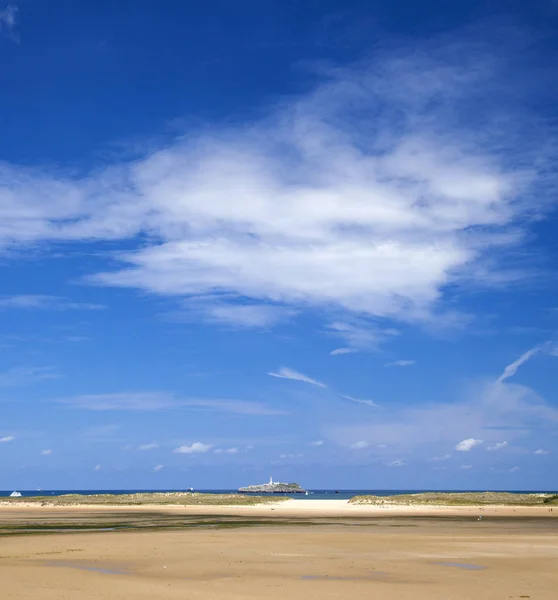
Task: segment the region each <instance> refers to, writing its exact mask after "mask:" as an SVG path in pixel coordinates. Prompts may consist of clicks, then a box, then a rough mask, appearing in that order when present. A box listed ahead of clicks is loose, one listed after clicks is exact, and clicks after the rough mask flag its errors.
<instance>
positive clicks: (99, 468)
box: [93, 465, 102, 471]
mask: <svg viewBox="0 0 558 600" xmlns="http://www.w3.org/2000/svg"><path fill="white" fill-rule="evenodd" d="M101 469H102V467H101V465H95V467H94V469H93V470H94V471H100V470H101Z"/></svg>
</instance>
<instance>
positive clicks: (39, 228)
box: [0, 9, 553, 349]
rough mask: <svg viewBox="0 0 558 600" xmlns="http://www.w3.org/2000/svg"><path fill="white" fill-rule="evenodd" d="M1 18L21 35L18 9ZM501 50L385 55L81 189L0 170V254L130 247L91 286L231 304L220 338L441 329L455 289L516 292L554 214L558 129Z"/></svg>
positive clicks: (456, 40) (458, 44)
mask: <svg viewBox="0 0 558 600" xmlns="http://www.w3.org/2000/svg"><path fill="white" fill-rule="evenodd" d="M2 15H3V21H4V26H6V24H8V26H9V27H13V25H14V23H15V16H14V11H13V9H10V10H9V12H7V11H6V10H5V11H3V12H2ZM500 41H501V40H499V42H498V43H497V44H489V45H487V46H486V47H484V48H483V47H482V45H480V44H479V42H478V40H477V39H474V40H473V39H469V38H467V37H465V34H458V33H456V34H455V35H452V36H451V39H449V38H448V37H441V38H437V39H433V38H429V39H428V40H427V41H424V42H420V41H419V40H414V41H413V44H409V45H408V46H407V47H405V45H403V44H400V45H399V47H398V48H397V50H394V51H391V50H387V49H386V50H380V51H378V52H375V53H374V59H373V60H371V61H363V62H361V63H360V64H358V65H354V66H352V67H350V66H348V67H344V68H337V69H334V68H332V69H323V70H322V76H323V80H322V82H321V83H320V84H318V85H317V86H316V87H315V89H313V90H312V91H311V92H309V93H307V94H305V95H303V96H301V97H298V98H292V99H290V100H284V101H282V102H281V103H277V104H276V106H277V107H278V108H277V109H276V110H275V111H269V113H268V116H267V117H266V118H262V119H261V120H256V121H255V120H252V119H251V120H249V121H247V122H245V123H240V124H238V125H236V126H231V127H224V128H222V129H219V128H218V127H214V128H213V129H210V128H209V127H208V128H207V129H206V130H205V131H203V132H201V133H198V134H194V133H193V132H185V133H186V134H187V135H184V136H180V138H177V140H176V142H174V143H170V144H168V145H166V146H165V147H163V148H160V149H157V150H153V149H150V148H146V151H145V152H144V154H143V155H142V156H140V158H136V159H134V160H133V161H130V162H128V163H126V162H119V163H118V164H110V165H108V166H107V168H106V169H105V170H97V171H95V172H91V173H88V174H85V175H84V176H82V177H65V176H61V175H59V169H56V168H55V169H53V170H52V171H51V172H48V171H47V172H45V171H44V170H38V169H33V168H28V167H24V166H18V165H9V164H8V165H3V168H2V172H1V175H0V185H2V187H3V189H5V190H6V194H7V195H6V198H7V200H6V202H5V206H3V211H4V212H3V215H2V221H3V225H4V226H3V228H2V230H1V232H0V245H2V246H7V245H9V244H12V243H16V244H20V245H22V244H23V245H25V244H36V243H37V242H45V243H51V242H57V241H67V240H71V241H72V242H74V243H78V242H80V241H91V240H110V241H116V242H122V241H125V242H126V243H125V247H126V251H125V252H122V253H120V254H118V255H117V257H116V259H117V260H118V263H117V266H116V267H115V268H111V266H107V267H106V269H105V270H104V271H103V272H100V273H92V274H90V276H89V277H88V281H89V282H90V283H93V284H98V285H108V286H118V287H127V288H133V289H138V290H142V291H148V292H151V293H154V294H158V295H160V296H165V297H171V298H174V299H176V300H177V303H178V304H179V305H182V303H183V302H184V300H185V299H190V298H192V297H197V296H204V297H213V299H214V300H215V301H218V300H220V298H221V297H222V296H223V294H225V295H228V296H230V297H232V298H234V302H232V303H231V305H230V306H226V307H222V306H220V305H219V302H217V306H216V308H212V309H211V310H209V311H208V312H206V313H204V314H206V316H207V318H208V319H209V320H216V321H217V322H218V323H220V322H225V321H226V322H236V323H237V324H242V325H250V326H253V325H257V326H267V325H270V324H272V322H273V321H274V320H275V319H276V317H277V315H278V314H279V313H280V312H281V310H279V311H277V310H276V309H275V308H273V309H269V308H262V307H263V306H267V305H268V304H269V305H272V306H274V307H278V308H279V309H281V308H285V309H287V311H292V310H294V311H297V310H307V309H318V310H324V309H325V310H327V311H328V314H339V318H338V320H337V321H336V322H337V323H342V324H344V323H346V322H348V323H350V324H351V323H352V321H351V318H352V317H354V316H355V315H361V316H362V315H365V316H366V319H369V320H370V322H371V323H372V322H373V323H374V324H375V329H376V331H377V334H379V335H380V336H381V335H385V334H386V329H385V328H384V327H383V325H382V324H384V323H386V322H391V321H393V320H396V321H402V322H405V323H409V322H425V321H437V320H439V319H440V318H441V315H442V314H444V311H447V310H450V308H451V304H450V303H449V302H447V301H446V300H448V298H449V294H447V293H446V290H448V289H449V288H451V284H452V283H459V284H460V285H462V286H465V285H467V286H479V285H486V284H490V283H491V282H493V281H498V282H501V281H502V280H503V279H505V278H503V277H502V271H503V270H505V261H504V260H502V259H501V257H502V255H503V254H504V250H506V249H508V248H517V247H518V246H520V245H521V244H522V243H523V237H522V235H521V234H522V233H523V230H524V229H525V228H527V227H528V226H529V225H528V219H522V216H523V215H525V214H532V213H533V212H535V213H537V214H539V215H541V214H543V213H544V210H545V209H546V206H547V204H546V203H547V197H546V196H545V195H544V194H539V193H536V194H532V193H530V192H531V191H532V190H534V189H536V190H537V192H538V190H540V189H545V190H548V195H549V196H550V195H551V194H552V193H553V192H552V190H553V185H551V184H552V183H553V182H552V177H553V175H552V174H551V172H550V169H548V168H547V167H546V164H547V163H546V161H547V160H548V157H549V156H552V154H551V151H550V150H549V148H547V147H546V146H544V145H543V144H541V140H540V138H539V137H538V136H536V135H535V134H534V133H531V134H530V135H526V126H525V125H524V124H525V123H529V124H530V129H531V131H532V130H534V128H535V125H534V124H533V123H536V124H540V127H541V130H543V129H544V128H545V127H547V124H546V123H544V118H543V116H542V115H537V117H538V118H537V119H536V120H534V119H530V118H529V116H530V115H529V113H528V110H529V106H533V105H534V103H533V102H530V101H529V100H530V99H531V94H532V93H533V86H532V85H521V81H522V79H521V77H517V75H516V76H514V77H513V78H512V77H511V76H509V73H511V72H512V71H513V72H514V73H515V70H512V69H510V68H509V66H510V65H516V63H517V62H518V61H515V58H516V57H517V56H518V55H519V54H520V53H521V51H522V50H521V49H518V48H514V47H511V46H509V47H508V46H506V45H505V44H502V43H500ZM510 44H511V42H510ZM529 81H531V78H529ZM518 82H519V83H518ZM402 90H405V92H403V91H402ZM504 90H508V91H510V92H511V91H513V94H512V93H510V94H508V95H507V96H506V97H507V101H506V102H505V103H501V102H499V103H495V102H493V101H492V100H493V98H495V97H498V98H501V97H502V93H505V92H504ZM463 114H468V115H473V116H474V123H471V122H470V119H467V120H464V119H462V115H463ZM465 121H467V122H465ZM546 131H547V132H548V131H550V128H547V129H546ZM550 137H551V134H550V133H546V135H545V138H544V139H549V138H550ZM519 139H521V143H520V144H519V143H517V141H518V140H519ZM549 145H551V144H549ZM535 158H536V159H535ZM527 165H528V166H527ZM123 182H125V184H124V183H123ZM541 182H544V185H540V183H541ZM537 186H538V187H537ZM231 194H232V196H231ZM543 196H544V197H543ZM39 197H40V198H41V202H38V201H37V198H39ZM231 197H233V199H234V201H231ZM487 265H490V267H488V266H487ZM522 276H523V274H522V273H520V272H514V273H513V274H512V275H511V276H510V277H509V279H510V281H514V280H517V279H518V278H521V277H522ZM243 304H245V305H246V306H247V307H248V308H247V309H242V308H238V306H241V305H243ZM255 306H256V307H259V308H254V307H255ZM366 319H365V321H366ZM378 323H380V325H378ZM355 328H356V329H358V326H355ZM333 329H334V330H335V331H337V333H338V334H339V336H342V337H343V338H345V339H348V337H349V336H352V335H353V333H354V331H352V330H350V328H349V329H348V328H346V327H345V326H343V327H339V326H338V325H334V326H333ZM372 329H374V327H372ZM387 335H389V334H387ZM366 337H367V339H366V340H365V343H366V344H367V345H368V346H369V345H370V344H372V345H373V344H374V343H377V340H375V339H374V334H373V333H372V334H370V335H368V334H367V336H366ZM343 347H344V348H354V349H358V348H359V347H360V348H362V347H364V346H363V345H362V344H361V343H360V342H358V343H356V342H355V345H352V344H351V343H344V344H343Z"/></svg>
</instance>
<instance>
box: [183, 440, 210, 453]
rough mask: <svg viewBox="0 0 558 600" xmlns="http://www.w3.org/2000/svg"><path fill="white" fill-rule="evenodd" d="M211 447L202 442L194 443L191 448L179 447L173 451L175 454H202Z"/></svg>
mask: <svg viewBox="0 0 558 600" xmlns="http://www.w3.org/2000/svg"><path fill="white" fill-rule="evenodd" d="M211 448H213V446H212V445H211V444H203V443H202V442H194V443H193V444H192V445H191V446H179V447H178V448H175V449H174V450H173V452H174V453H176V454H204V453H205V452H209V450H211Z"/></svg>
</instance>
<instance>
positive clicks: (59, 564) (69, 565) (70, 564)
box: [48, 562, 130, 575]
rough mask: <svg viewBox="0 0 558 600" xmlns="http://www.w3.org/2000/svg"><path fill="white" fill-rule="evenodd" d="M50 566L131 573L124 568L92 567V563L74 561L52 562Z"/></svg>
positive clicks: (117, 573)
mask: <svg viewBox="0 0 558 600" xmlns="http://www.w3.org/2000/svg"><path fill="white" fill-rule="evenodd" d="M48 566H49V567H64V568H66V569H78V570H80V571H93V572H94V573H102V574H103V575H130V572H129V571H125V570H124V569H107V568H105V567H92V566H90V565H82V564H79V563H74V562H51V563H48Z"/></svg>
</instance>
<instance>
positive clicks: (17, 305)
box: [0, 294, 106, 311]
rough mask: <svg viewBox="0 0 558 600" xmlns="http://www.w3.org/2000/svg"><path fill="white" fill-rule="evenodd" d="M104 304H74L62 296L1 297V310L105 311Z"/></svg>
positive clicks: (28, 295) (29, 295)
mask: <svg viewBox="0 0 558 600" xmlns="http://www.w3.org/2000/svg"><path fill="white" fill-rule="evenodd" d="M105 308H106V306H105V305H103V304H92V303H89V302H72V301H70V300H67V299H66V298H61V297H60V296H44V295H39V294H27V295H20V296H0V310H8V309H26V310H32V309H34V310H58V311H63V310H104V309H105Z"/></svg>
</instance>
